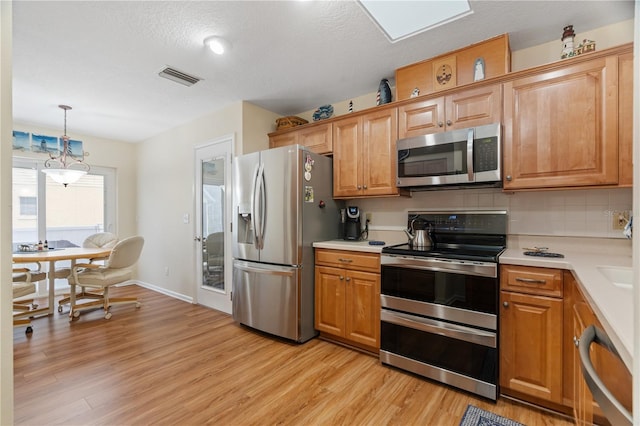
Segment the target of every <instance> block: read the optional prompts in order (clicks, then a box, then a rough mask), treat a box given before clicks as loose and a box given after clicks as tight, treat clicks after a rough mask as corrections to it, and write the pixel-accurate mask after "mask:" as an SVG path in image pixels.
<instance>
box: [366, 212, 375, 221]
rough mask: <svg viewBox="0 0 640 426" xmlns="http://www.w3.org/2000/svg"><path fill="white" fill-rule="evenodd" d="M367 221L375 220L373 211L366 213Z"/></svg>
mask: <svg viewBox="0 0 640 426" xmlns="http://www.w3.org/2000/svg"><path fill="white" fill-rule="evenodd" d="M365 218H366V220H367V222H369V223H371V222H372V221H373V213H367V214H366V215H365Z"/></svg>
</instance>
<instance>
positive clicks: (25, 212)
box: [20, 197, 38, 216]
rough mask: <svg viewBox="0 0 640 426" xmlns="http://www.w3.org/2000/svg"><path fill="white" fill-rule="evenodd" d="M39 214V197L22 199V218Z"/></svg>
mask: <svg viewBox="0 0 640 426" xmlns="http://www.w3.org/2000/svg"><path fill="white" fill-rule="evenodd" d="M37 214H38V197H20V216H36V215H37Z"/></svg>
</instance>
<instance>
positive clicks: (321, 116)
mask: <svg viewBox="0 0 640 426" xmlns="http://www.w3.org/2000/svg"><path fill="white" fill-rule="evenodd" d="M332 115H333V107H332V106H331V105H322V106H321V107H320V108H318V109H317V110H316V111H315V112H314V113H313V121H318V120H325V119H327V118H329V117H331V116H332Z"/></svg>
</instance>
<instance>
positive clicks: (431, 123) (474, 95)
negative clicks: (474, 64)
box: [398, 84, 502, 139]
mask: <svg viewBox="0 0 640 426" xmlns="http://www.w3.org/2000/svg"><path fill="white" fill-rule="evenodd" d="M398 116H399V118H398V120H399V124H398V137H399V138H400V139H402V138H409V137H413V136H421V135H426V134H430V133H438V132H444V131H446V130H454V129H464V128H466V127H474V126H482V125H484V124H491V123H500V122H501V118H502V87H501V85H500V84H494V85H489V86H482V87H478V88H474V89H466V90H459V91H456V92H453V93H451V94H449V95H447V96H442V97H437V98H431V99H426V100H420V101H416V102H412V103H409V104H405V105H402V106H400V107H398Z"/></svg>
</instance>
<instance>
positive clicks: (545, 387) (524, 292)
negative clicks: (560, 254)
mask: <svg viewBox="0 0 640 426" xmlns="http://www.w3.org/2000/svg"><path fill="white" fill-rule="evenodd" d="M562 278H563V277H562V271H561V270H558V269H550V268H533V267H528V266H515V265H502V266H501V267H500V388H501V392H502V393H504V394H511V395H513V396H516V397H518V398H521V399H529V398H530V399H529V401H530V402H533V403H536V404H541V405H544V404H545V403H550V404H551V405H550V408H557V407H560V406H561V405H562V404H563V369H564V363H563V356H562V354H563V349H562V344H563V340H562V339H563V327H562V323H563V318H564V309H563V301H562V295H563V281H562Z"/></svg>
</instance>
